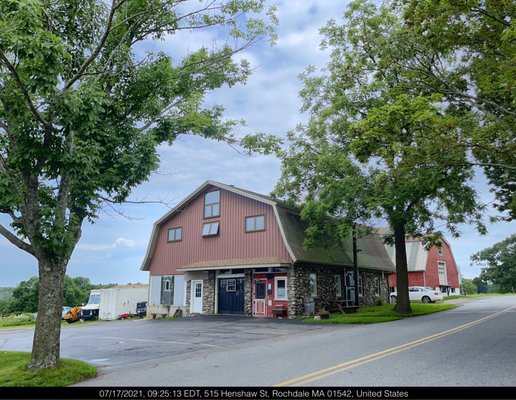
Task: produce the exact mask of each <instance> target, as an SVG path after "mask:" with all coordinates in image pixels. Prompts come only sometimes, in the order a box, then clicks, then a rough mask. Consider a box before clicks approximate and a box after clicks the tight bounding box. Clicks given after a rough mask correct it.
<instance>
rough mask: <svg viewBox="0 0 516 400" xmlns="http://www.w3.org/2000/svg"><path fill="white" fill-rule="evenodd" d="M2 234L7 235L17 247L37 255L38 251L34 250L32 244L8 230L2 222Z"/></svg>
mask: <svg viewBox="0 0 516 400" xmlns="http://www.w3.org/2000/svg"><path fill="white" fill-rule="evenodd" d="M0 234H1V235H2V236H3V237H5V238H6V239H7V240H8V241H10V242H11V243H12V244H14V245H15V246H16V247H18V248H20V249H21V250H24V251H26V252H27V253H29V254H30V255H32V256H34V257H35V256H36V253H35V252H34V249H33V248H32V246H31V245H30V244H28V243H25V242H24V241H23V240H21V239H20V238H18V237H17V236H16V235H14V234H13V233H11V232H10V231H9V230H7V229H6V228H5V227H4V226H3V225H2V224H0Z"/></svg>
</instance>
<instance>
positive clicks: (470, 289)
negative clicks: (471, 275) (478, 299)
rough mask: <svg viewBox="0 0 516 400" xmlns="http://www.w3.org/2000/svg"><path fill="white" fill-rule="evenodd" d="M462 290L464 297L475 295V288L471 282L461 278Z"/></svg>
mask: <svg viewBox="0 0 516 400" xmlns="http://www.w3.org/2000/svg"><path fill="white" fill-rule="evenodd" d="M461 281H462V290H463V291H464V294H465V295H471V294H477V286H476V285H475V284H474V283H473V280H471V279H466V278H461Z"/></svg>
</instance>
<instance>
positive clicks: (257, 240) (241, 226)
mask: <svg viewBox="0 0 516 400" xmlns="http://www.w3.org/2000/svg"><path fill="white" fill-rule="evenodd" d="M214 189H217V188H207V189H206V191H204V192H203V193H201V194H200V195H199V196H198V197H197V198H196V199H194V200H193V201H192V202H190V203H189V204H188V205H187V206H186V207H185V208H184V209H183V210H182V211H180V212H179V213H177V214H175V215H173V216H172V217H171V218H170V219H169V220H168V221H165V222H163V223H162V225H161V228H160V231H159V233H158V237H157V243H156V247H155V250H154V254H153V255H152V260H151V262H150V266H149V271H150V274H151V275H166V274H181V272H177V271H176V269H177V268H180V267H182V266H185V265H188V264H191V263H194V262H199V261H208V260H226V259H240V258H257V257H277V258H279V259H281V260H282V261H283V262H285V263H291V262H292V260H291V258H290V256H289V254H288V251H287V249H286V248H285V246H284V244H283V239H282V237H281V233H280V230H279V227H278V224H277V223H276V219H275V216H274V211H273V208H272V206H270V205H268V204H264V203H262V202H259V201H256V200H253V199H250V198H248V197H244V196H240V195H238V194H235V193H232V192H228V191H226V190H222V189H221V190H220V217H214V218H207V219H204V194H205V193H206V192H208V191H211V190H214ZM217 190H218V189H217ZM255 215H265V231H261V232H252V233H246V232H245V217H247V216H255ZM214 221H220V228H219V236H216V237H208V238H203V237H202V228H203V224H204V223H206V222H214ZM176 227H182V228H183V229H182V240H181V241H180V242H172V243H167V232H168V229H169V228H176Z"/></svg>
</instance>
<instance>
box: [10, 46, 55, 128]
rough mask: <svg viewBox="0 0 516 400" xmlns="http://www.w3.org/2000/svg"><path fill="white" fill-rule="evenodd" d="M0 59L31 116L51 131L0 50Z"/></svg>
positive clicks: (14, 69) (49, 125) (50, 126)
mask: <svg viewBox="0 0 516 400" xmlns="http://www.w3.org/2000/svg"><path fill="white" fill-rule="evenodd" d="M0 59H1V60H2V61H3V62H4V64H5V66H6V67H7V69H8V70H9V72H11V75H12V77H13V78H14V80H15V81H16V84H17V85H18V88H19V89H20V90H21V92H22V94H23V98H24V100H25V103H26V105H27V106H28V107H29V109H30V111H31V112H32V114H33V115H34V116H35V117H36V119H37V120H38V121H39V122H41V123H42V124H43V125H44V126H45V127H47V128H48V129H51V130H52V129H53V128H52V125H51V124H50V123H49V122H48V121H47V120H45V118H43V116H42V115H41V113H40V112H39V111H38V110H37V109H36V107H35V106H34V103H33V102H32V100H31V98H30V95H29V92H28V91H27V88H26V87H25V85H24V84H23V82H22V81H21V79H20V77H19V76H18V73H17V72H16V68H14V66H13V65H12V64H11V63H10V62H9V60H8V59H7V57H6V55H5V54H4V52H3V51H2V50H1V49H0Z"/></svg>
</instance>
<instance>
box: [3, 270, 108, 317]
mask: <svg viewBox="0 0 516 400" xmlns="http://www.w3.org/2000/svg"><path fill="white" fill-rule="evenodd" d="M115 285H116V284H104V285H93V284H92V283H91V282H90V280H89V278H85V277H83V276H76V277H75V278H71V277H70V276H68V275H66V276H65V279H64V289H63V305H67V306H72V307H73V306H80V305H82V304H86V303H87V302H88V298H89V296H90V291H91V290H92V289H103V288H110V287H113V286H115ZM38 295H39V278H38V277H36V276H33V277H32V278H30V279H29V280H28V281H22V282H20V283H19V284H18V286H16V288H14V290H13V299H12V301H11V302H10V303H9V306H8V309H7V310H6V311H8V312H6V314H7V313H22V312H36V311H37V308H38Z"/></svg>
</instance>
